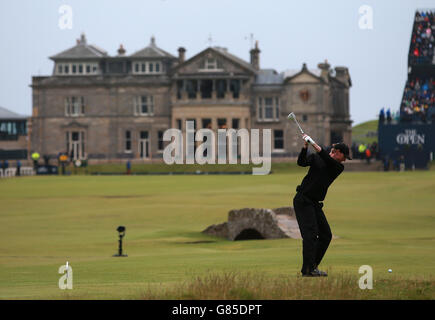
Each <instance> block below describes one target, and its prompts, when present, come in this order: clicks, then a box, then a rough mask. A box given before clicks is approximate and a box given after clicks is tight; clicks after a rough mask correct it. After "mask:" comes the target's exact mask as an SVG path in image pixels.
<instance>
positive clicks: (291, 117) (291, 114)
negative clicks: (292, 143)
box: [287, 112, 304, 134]
mask: <svg viewBox="0 0 435 320" xmlns="http://www.w3.org/2000/svg"><path fill="white" fill-rule="evenodd" d="M287 118H288V119H291V120H293V121H294V122H295V123H296V124H297V125H298V128H299V130H300V131H301V133H302V134H304V130H302V128H301V126H300V125H299V123H298V120H296V116H295V114H294V113H293V112H290V113H289V115H288V116H287Z"/></svg>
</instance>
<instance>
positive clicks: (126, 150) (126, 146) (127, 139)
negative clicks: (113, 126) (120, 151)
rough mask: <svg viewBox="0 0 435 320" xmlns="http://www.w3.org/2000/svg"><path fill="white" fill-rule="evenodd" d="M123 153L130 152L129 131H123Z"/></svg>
mask: <svg viewBox="0 0 435 320" xmlns="http://www.w3.org/2000/svg"><path fill="white" fill-rule="evenodd" d="M125 152H131V131H130V130H127V131H125Z"/></svg>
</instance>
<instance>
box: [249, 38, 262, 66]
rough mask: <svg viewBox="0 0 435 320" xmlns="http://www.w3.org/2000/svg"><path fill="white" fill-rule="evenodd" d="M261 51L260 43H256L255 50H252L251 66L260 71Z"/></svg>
mask: <svg viewBox="0 0 435 320" xmlns="http://www.w3.org/2000/svg"><path fill="white" fill-rule="evenodd" d="M260 52H261V51H260V49H258V41H255V48H254V49H251V51H250V53H251V65H252V66H253V67H254V68H255V69H256V70H260Z"/></svg>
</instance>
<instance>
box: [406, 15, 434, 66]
mask: <svg viewBox="0 0 435 320" xmlns="http://www.w3.org/2000/svg"><path fill="white" fill-rule="evenodd" d="M434 30H435V15H434V13H433V12H417V13H416V15H415V21H414V28H413V32H412V38H411V48H410V62H411V63H412V64H415V63H417V64H421V63H432V59H433V46H434V43H435V39H434V32H433V31H434Z"/></svg>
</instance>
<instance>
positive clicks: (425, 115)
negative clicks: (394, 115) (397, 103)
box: [400, 78, 435, 122]
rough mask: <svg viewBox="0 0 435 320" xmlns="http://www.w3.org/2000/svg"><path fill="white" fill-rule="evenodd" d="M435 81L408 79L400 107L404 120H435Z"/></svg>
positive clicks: (431, 79)
mask: <svg viewBox="0 0 435 320" xmlns="http://www.w3.org/2000/svg"><path fill="white" fill-rule="evenodd" d="M434 89H435V80H434V79H433V78H429V79H421V78H411V79H408V81H407V82H406V85H405V90H404V92H403V98H402V104H401V107H400V110H401V115H402V118H403V120H405V121H406V120H408V121H411V120H421V121H423V122H426V121H427V120H431V121H434V120H435V90H434Z"/></svg>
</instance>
